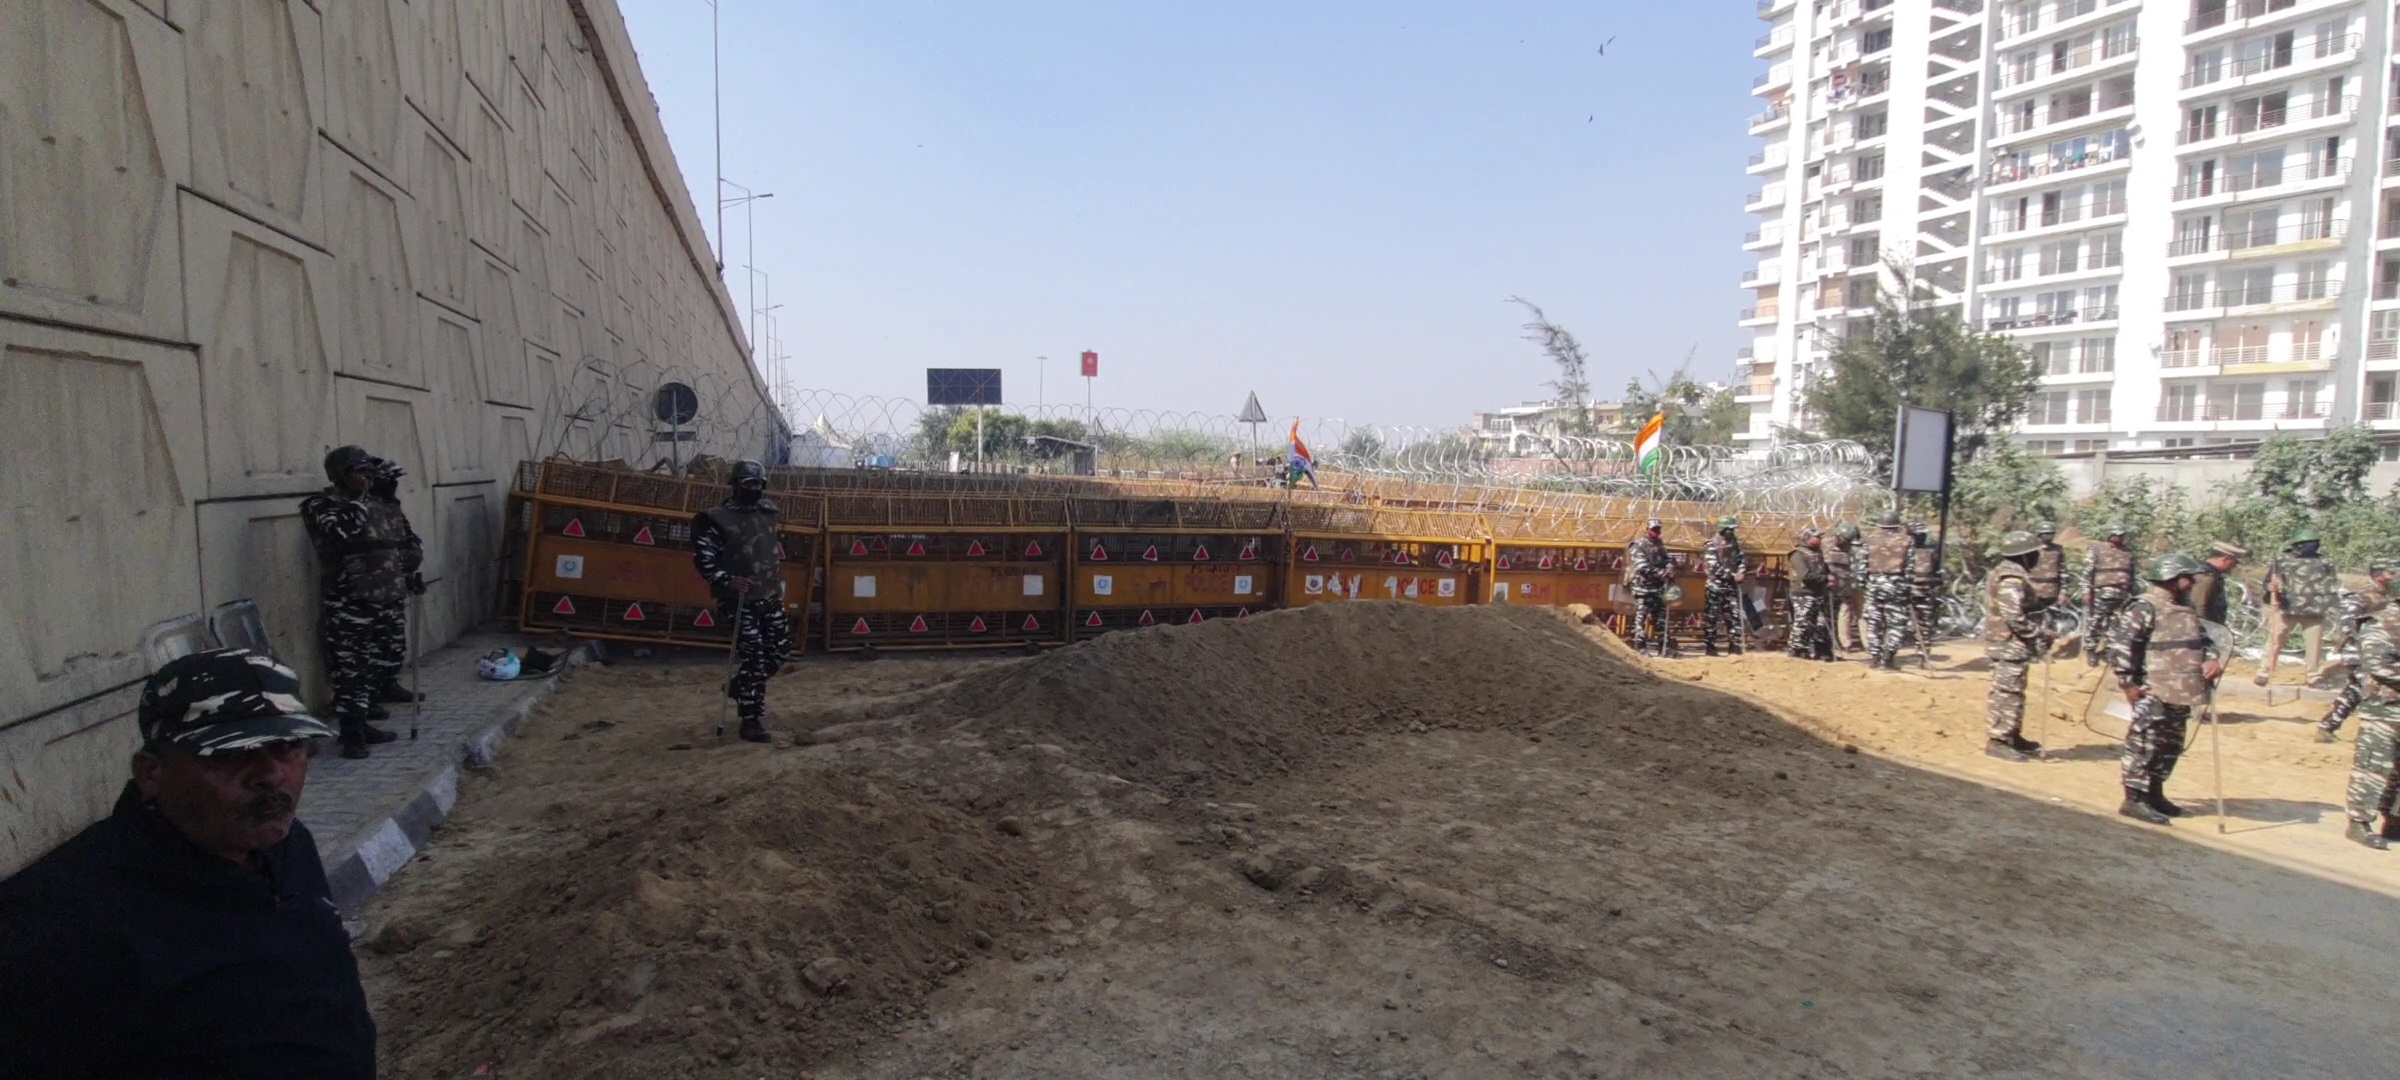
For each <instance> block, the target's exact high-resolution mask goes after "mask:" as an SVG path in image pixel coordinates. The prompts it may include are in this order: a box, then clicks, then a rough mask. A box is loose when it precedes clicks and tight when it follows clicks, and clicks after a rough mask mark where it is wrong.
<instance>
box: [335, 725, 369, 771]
mask: <svg viewBox="0 0 2400 1080" xmlns="http://www.w3.org/2000/svg"><path fill="white" fill-rule="evenodd" d="M335 721H336V723H338V724H339V725H340V728H341V733H342V735H341V740H340V742H341V748H342V756H343V757H346V758H349V759H351V760H352V761H357V760H360V759H362V758H365V757H366V756H367V745H368V744H369V743H371V742H373V741H374V740H373V739H372V738H371V737H370V736H369V735H368V734H367V732H369V731H371V730H373V729H372V728H369V727H368V726H367V722H366V721H365V720H364V719H361V718H359V717H356V716H337V717H335Z"/></svg>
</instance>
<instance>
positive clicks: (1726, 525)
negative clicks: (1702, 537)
mask: <svg viewBox="0 0 2400 1080" xmlns="http://www.w3.org/2000/svg"><path fill="white" fill-rule="evenodd" d="M1740 524H1741V522H1740V521H1739V520H1737V519H1736V518H1735V517H1734V516H1733V515H1732V514H1727V515H1725V516H1724V517H1721V518H1718V519H1717V528H1720V529H1730V528H1733V527H1735V526H1737V525H1740Z"/></svg>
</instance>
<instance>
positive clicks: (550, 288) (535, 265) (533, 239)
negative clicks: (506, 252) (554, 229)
mask: <svg viewBox="0 0 2400 1080" xmlns="http://www.w3.org/2000/svg"><path fill="white" fill-rule="evenodd" d="M517 260H518V261H517V270H518V273H517V297H518V301H517V317H518V318H519V319H522V320H524V323H523V326H522V329H523V330H524V331H525V340H527V341H531V342H534V343H535V344H539V345H545V346H548V347H550V348H553V349H556V348H559V344H558V293H557V291H556V289H555V286H554V285H553V283H552V280H551V277H550V237H549V234H547V233H544V232H543V231H542V227H541V226H539V225H536V224H534V222H533V219H532V218H529V217H520V218H518V219H517Z"/></svg>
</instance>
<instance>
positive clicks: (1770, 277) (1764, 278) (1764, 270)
mask: <svg viewBox="0 0 2400 1080" xmlns="http://www.w3.org/2000/svg"><path fill="white" fill-rule="evenodd" d="M1782 283H1783V265H1782V264H1781V263H1764V264H1761V265H1759V266H1754V267H1751V268H1750V269H1748V270H1744V271H1742V287H1743V288H1745V289H1754V288H1757V287H1758V286H1761V285H1780V284H1782Z"/></svg>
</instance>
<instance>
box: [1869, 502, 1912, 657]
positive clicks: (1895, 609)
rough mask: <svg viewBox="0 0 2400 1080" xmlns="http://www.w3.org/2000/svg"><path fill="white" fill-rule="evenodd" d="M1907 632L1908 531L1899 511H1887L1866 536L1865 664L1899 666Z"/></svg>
mask: <svg viewBox="0 0 2400 1080" xmlns="http://www.w3.org/2000/svg"><path fill="white" fill-rule="evenodd" d="M1907 634H1908V534H1907V533H1904V532H1901V531H1900V514H1899V512H1898V511H1886V512H1885V513H1884V515H1883V517H1882V519H1881V520H1879V521H1877V522H1876V523H1875V535H1873V536H1870V537H1868V538H1867V651H1868V653H1869V655H1868V657H1867V666H1868V667H1870V668H1888V669H1891V670H1893V671H1898V670H1899V669H1900V661H1899V656H1900V646H1901V644H1902V643H1903V642H1904V641H1905V640H1906V638H1907Z"/></svg>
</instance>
